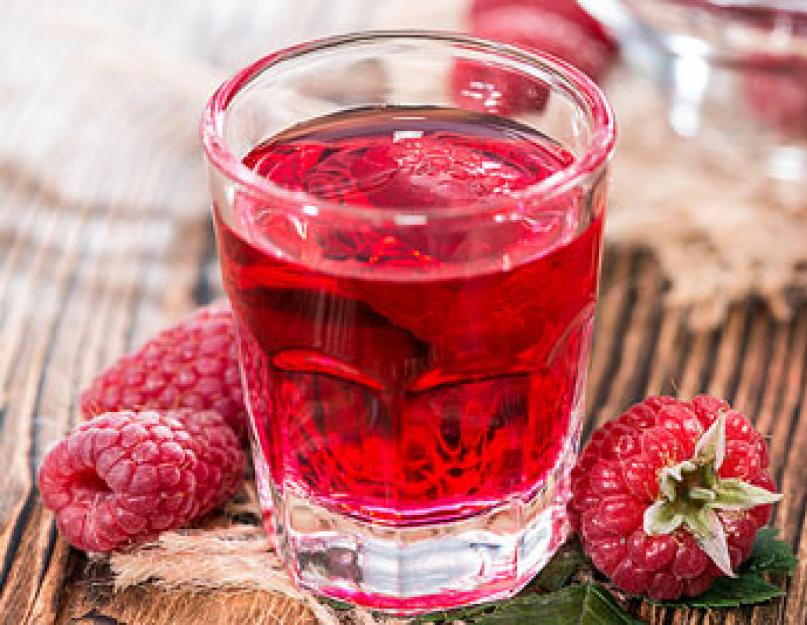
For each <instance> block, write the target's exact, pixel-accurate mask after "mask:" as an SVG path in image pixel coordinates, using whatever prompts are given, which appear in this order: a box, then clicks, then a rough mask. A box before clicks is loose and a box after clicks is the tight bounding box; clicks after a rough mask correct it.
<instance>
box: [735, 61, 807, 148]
mask: <svg viewBox="0 0 807 625" xmlns="http://www.w3.org/2000/svg"><path fill="white" fill-rule="evenodd" d="M742 84H743V90H744V93H745V98H746V101H747V102H748V104H749V106H750V108H751V111H752V113H753V114H754V116H755V117H756V118H757V119H759V120H760V121H762V122H764V123H765V124H767V125H768V126H770V127H772V128H775V129H776V130H778V131H779V132H782V133H784V134H786V135H793V136H798V137H803V136H805V135H807V58H805V57H802V56H798V55H773V54H757V55H754V56H751V57H749V58H748V59H747V62H746V65H745V66H744V67H743V83H742Z"/></svg>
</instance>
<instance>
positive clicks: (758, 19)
mask: <svg viewBox="0 0 807 625" xmlns="http://www.w3.org/2000/svg"><path fill="white" fill-rule="evenodd" d="M582 3H583V4H584V5H585V6H586V8H587V9H588V10H589V11H590V12H591V13H592V14H594V15H595V16H597V17H599V18H600V19H602V20H603V21H604V22H606V23H607V24H608V25H609V26H610V27H611V28H613V29H614V30H615V31H616V32H617V34H618V35H619V36H620V38H621V39H622V40H623V42H624V50H625V52H626V56H627V57H628V59H629V60H630V61H631V62H632V63H633V64H638V65H639V66H641V67H642V68H643V69H644V70H645V71H647V72H649V73H650V74H651V76H652V77H653V78H654V80H655V83H656V85H657V86H658V88H659V89H660V92H661V93H662V94H663V96H664V99H665V105H666V108H667V119H668V121H669V124H670V127H671V128H672V130H673V131H674V132H675V133H676V134H678V135H680V136H682V137H688V138H693V139H696V140H698V142H699V144H701V145H702V146H703V148H704V149H708V150H717V151H721V150H723V151H725V150H731V151H737V150H740V151H743V152H746V153H747V155H748V157H749V158H750V159H752V162H753V163H754V165H755V169H756V170H757V171H758V172H760V173H765V174H767V176H769V177H771V178H774V179H777V180H781V181H783V182H803V181H804V180H807V0H583V2H582ZM733 156H737V155H736V154H734V155H733ZM755 173H756V172H755Z"/></svg>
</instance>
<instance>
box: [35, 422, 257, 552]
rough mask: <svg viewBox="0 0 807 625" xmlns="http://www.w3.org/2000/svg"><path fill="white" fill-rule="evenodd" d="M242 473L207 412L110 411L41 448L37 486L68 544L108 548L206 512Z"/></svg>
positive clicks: (230, 439)
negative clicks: (44, 450) (43, 451)
mask: <svg viewBox="0 0 807 625" xmlns="http://www.w3.org/2000/svg"><path fill="white" fill-rule="evenodd" d="M243 471H244V454H243V452H242V451H241V448H240V446H239V443H238V440H237V439H236V437H235V434H234V433H233V431H232V430H231V429H230V427H229V426H228V425H227V424H226V423H225V422H224V420H223V419H222V417H221V416H220V415H218V414H217V413H215V412H213V411H210V410H208V411H202V412H197V411H194V410H190V409H182V410H170V411H166V412H154V411H146V412H129V411H124V412H110V413H106V414H103V415H101V416H98V417H95V418H94V419H92V420H90V421H85V422H84V423H81V424H80V425H79V426H78V427H77V428H76V429H75V430H74V431H73V432H72V433H71V434H69V435H68V436H67V438H65V439H63V440H61V441H59V442H58V443H57V444H56V446H55V447H53V448H52V449H51V450H50V451H49V452H48V454H47V455H46V456H45V459H44V461H43V463H42V467H41V468H40V470H39V490H40V491H41V493H42V501H43V503H44V504H45V506H46V507H48V508H50V509H51V510H53V511H54V512H55V514H56V526H57V527H58V528H59V531H60V532H61V533H62V535H63V536H64V537H65V538H66V539H67V541H68V542H69V543H70V544H71V545H73V546H74V547H78V548H79V549H85V550H87V551H110V550H112V549H116V548H118V547H122V546H125V545H130V544H134V543H139V542H143V541H146V540H148V539H150V538H153V537H154V536H156V535H157V534H159V533H160V532H161V531H163V530H167V529H174V528H178V527H182V526H184V525H187V524H188V523H189V522H191V521H192V520H194V519H195V518H197V517H200V516H202V515H203V514H205V513H207V512H209V511H210V510H212V509H213V508H214V507H215V506H217V505H218V504H220V503H222V502H223V501H224V500H226V499H228V498H229V497H231V496H232V495H233V494H234V493H235V492H236V491H237V490H238V488H239V486H240V484H241V479H242V477H243Z"/></svg>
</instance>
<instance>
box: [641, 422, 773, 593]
mask: <svg viewBox="0 0 807 625" xmlns="http://www.w3.org/2000/svg"><path fill="white" fill-rule="evenodd" d="M725 456H726V414H725V412H724V411H721V412H720V413H719V414H718V416H717V418H716V419H715V421H714V423H712V425H711V426H710V427H709V429H708V430H706V432H704V434H703V436H701V438H700V439H699V440H698V443H697V445H696V446H695V450H694V452H693V455H692V457H691V458H690V459H689V460H684V461H683V462H679V463H677V464H674V465H671V466H668V467H665V468H664V469H662V470H661V471H660V472H659V498H658V499H657V500H656V501H655V502H654V503H653V504H652V505H651V506H650V507H648V508H647V509H646V510H645V512H644V518H643V526H644V531H645V533H647V534H650V535H656V536H659V535H664V534H671V533H672V532H674V531H675V530H676V529H677V528H678V527H680V526H682V525H684V526H686V527H687V528H688V529H689V531H690V533H691V534H692V536H693V537H694V538H695V540H696V542H697V543H698V545H699V546H700V548H701V549H702V550H703V551H704V553H706V555H708V556H709V558H710V559H711V560H712V561H713V562H714V563H715V565H716V566H717V567H718V568H719V569H720V570H721V571H722V572H723V573H725V574H726V575H728V576H730V577H734V572H733V571H732V568H731V558H730V556H729V549H728V543H727V539H726V532H725V530H724V529H723V524H722V523H721V520H720V517H719V516H718V515H717V512H716V510H748V509H751V508H755V507H757V506H760V505H764V504H772V503H776V502H777V501H779V500H780V499H781V498H782V495H781V494H779V493H772V492H770V491H768V490H766V489H764V488H760V487H758V486H754V485H752V484H749V483H747V482H743V481H742V480H740V479H738V478H721V477H720V475H719V473H718V470H719V469H720V467H721V465H722V464H723V460H724V459H725Z"/></svg>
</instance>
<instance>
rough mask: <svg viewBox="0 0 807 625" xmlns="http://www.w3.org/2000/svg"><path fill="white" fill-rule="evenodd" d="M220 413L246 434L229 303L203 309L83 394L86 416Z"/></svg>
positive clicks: (121, 362)
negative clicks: (127, 412) (149, 411)
mask: <svg viewBox="0 0 807 625" xmlns="http://www.w3.org/2000/svg"><path fill="white" fill-rule="evenodd" d="M144 408H153V409H155V410H173V409H175V408H193V409H195V410H215V411H216V412H218V413H219V414H220V415H221V416H222V417H224V419H225V421H227V423H228V424H229V425H230V427H232V428H233V430H234V431H235V433H236V434H237V435H238V436H239V437H243V436H244V434H245V432H246V411H245V408H244V400H243V394H242V391H241V381H240V378H239V374H238V350H237V347H236V342H235V332H234V328H233V314H232V311H231V310H230V306H229V304H228V303H227V302H226V301H219V302H216V303H214V304H211V305H210V306H206V307H205V308H201V309H199V310H197V311H196V312H194V313H193V314H191V315H190V316H189V317H187V318H186V319H184V320H183V321H180V322H179V323H178V324H176V325H175V326H173V327H170V328H168V329H166V330H163V331H162V332H160V333H159V334H157V336H155V337H154V338H152V339H151V340H149V341H148V342H147V343H146V344H145V345H143V346H142V347H141V348H140V349H138V350H137V351H135V352H133V353H131V354H128V355H126V356H123V357H122V358H120V359H119V360H118V361H117V362H116V363H115V364H113V365H112V366H111V367H110V368H109V369H107V370H106V371H104V372H103V373H102V374H101V375H100V376H98V377H97V378H95V380H93V382H92V384H91V385H90V386H89V388H87V389H86V390H85V391H84V392H83V393H82V395H81V412H82V414H83V415H84V416H85V417H94V416H96V415H98V414H102V413H104V412H111V411H116V410H142V409H144Z"/></svg>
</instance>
